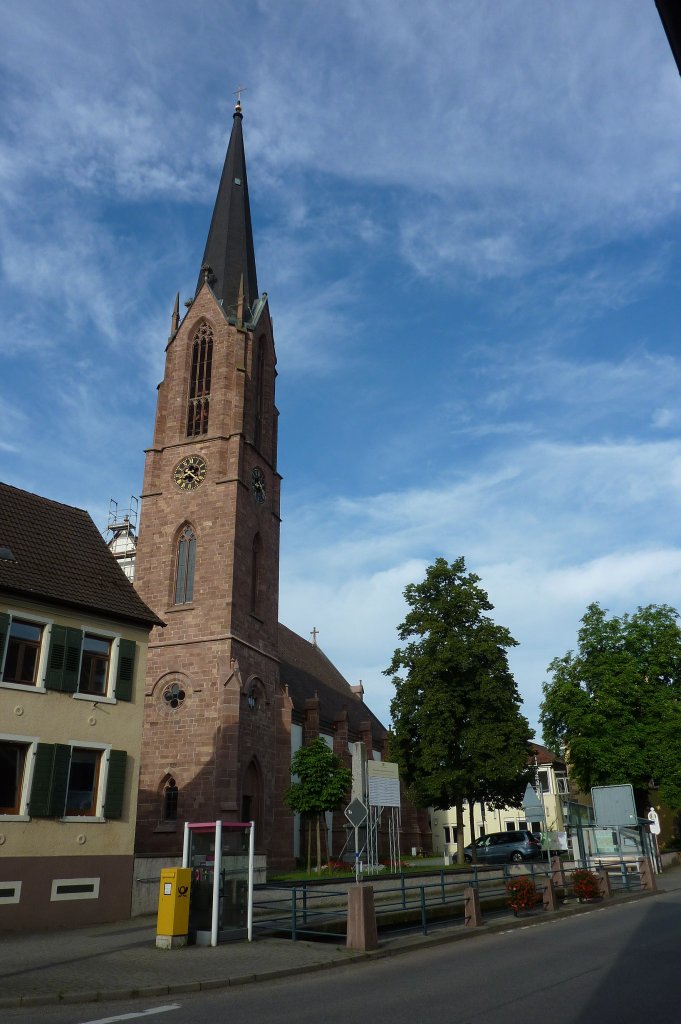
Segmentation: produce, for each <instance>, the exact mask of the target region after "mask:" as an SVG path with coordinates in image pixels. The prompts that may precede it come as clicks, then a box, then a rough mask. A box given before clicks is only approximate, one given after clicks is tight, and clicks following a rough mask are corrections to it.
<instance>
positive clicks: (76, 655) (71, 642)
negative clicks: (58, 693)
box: [61, 629, 83, 693]
mask: <svg viewBox="0 0 681 1024" xmlns="http://www.w3.org/2000/svg"><path fill="white" fill-rule="evenodd" d="M82 646H83V634H82V632H81V631H80V630H79V629H67V630H66V657H65V659H64V671H63V673H62V678H61V688H62V690H63V691H64V692H65V693H75V692H76V690H77V689H78V672H79V670H80V649H81V647H82Z"/></svg>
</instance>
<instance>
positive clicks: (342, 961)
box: [0, 890, 664, 1010]
mask: <svg viewBox="0 0 681 1024" xmlns="http://www.w3.org/2000/svg"><path fill="white" fill-rule="evenodd" d="M663 892H664V890H657V891H656V892H637V893H632V894H630V895H626V896H617V897H614V898H611V899H610V900H604V901H603V902H602V903H599V904H597V905H579V906H567V907H565V906H564V907H562V908H561V909H560V910H554V911H548V912H543V913H541V912H539V913H538V914H537V916H536V917H527V918H511V919H510V920H508V919H507V920H504V921H492V922H490V923H489V924H482V925H480V926H479V927H477V928H470V929H469V928H463V927H462V928H460V930H457V931H456V932H444V931H443V932H436V933H433V934H429V935H418V936H414V937H413V939H408V940H406V941H403V942H401V940H400V939H392V940H391V939H387V940H384V941H385V942H387V943H390V942H391V941H392V942H401V944H400V945H395V946H390V945H387V946H386V947H384V948H382V949H381V948H379V949H376V950H368V951H367V952H363V953H355V954H354V955H352V956H346V957H342V958H340V957H339V958H338V959H337V960H329V961H325V962H324V961H318V962H317V963H313V964H305V965H303V966H299V967H282V968H278V969H277V970H275V971H262V972H261V973H257V974H239V975H235V976H233V977H230V978H210V979H206V980H205V981H191V982H178V983H177V984H172V985H147V986H144V987H142V988H126V989H108V990H107V989H102V990H98V991H92V990H85V991H82V992H81V991H74V992H54V993H42V994H40V995H23V996H11V997H9V998H0V1009H2V1010H16V1009H21V1008H23V1007H29V1006H32V1007H37V1006H54V1005H57V1006H58V1005H64V1006H65V1005H68V1004H70V1003H87V1002H90V1003H105V1002H109V1001H111V1002H113V1001H117V1000H121V999H152V998H158V997H164V996H174V995H183V994H186V993H188V992H209V991H214V990H216V989H222V988H237V987H240V986H242V985H250V984H253V983H255V982H263V981H276V980H278V979H280V978H290V977H293V976H294V975H300V974H313V973H315V972H317V971H326V970H330V969H331V968H334V967H345V966H351V965H353V964H358V963H367V962H370V961H372V960H384V959H388V958H389V957H393V956H400V955H401V954H403V953H414V952H416V951H417V950H422V949H428V948H430V947H434V946H444V945H446V944H447V943H450V942H461V941H465V940H466V939H472V938H475V937H476V936H483V935H495V934H498V933H500V932H508V931H514V930H516V929H519V928H536V927H537V926H540V925H543V924H550V923H552V922H555V921H560V920H565V919H566V918H568V917H576V916H578V915H583V914H593V913H594V912H596V911H601V910H612V909H614V908H615V907H620V906H622V905H623V904H625V903H636V902H638V901H639V900H644V899H647V898H648V897H650V896H660V895H662V893H663Z"/></svg>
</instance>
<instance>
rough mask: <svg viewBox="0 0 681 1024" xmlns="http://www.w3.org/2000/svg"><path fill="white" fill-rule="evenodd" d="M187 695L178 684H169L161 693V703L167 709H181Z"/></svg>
mask: <svg viewBox="0 0 681 1024" xmlns="http://www.w3.org/2000/svg"><path fill="white" fill-rule="evenodd" d="M186 696H187V694H186V693H185V691H184V690H183V689H182V687H181V686H180V684H179V683H169V684H168V685H167V686H166V688H165V689H164V691H163V703H164V704H165V706H166V707H167V708H172V709H173V710H175V708H179V707H182V705H183V704H184V701H185V697H186Z"/></svg>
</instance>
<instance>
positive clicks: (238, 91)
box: [234, 85, 246, 107]
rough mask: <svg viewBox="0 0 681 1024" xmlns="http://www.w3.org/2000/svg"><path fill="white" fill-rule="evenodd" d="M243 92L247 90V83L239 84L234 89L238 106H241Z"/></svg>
mask: <svg viewBox="0 0 681 1024" xmlns="http://www.w3.org/2000/svg"><path fill="white" fill-rule="evenodd" d="M242 92H246V86H245V85H237V87H236V89H235V90H234V95H235V96H236V105H237V107H240V106H241V93H242Z"/></svg>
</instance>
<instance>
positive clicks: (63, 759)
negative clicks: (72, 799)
mask: <svg viewBox="0 0 681 1024" xmlns="http://www.w3.org/2000/svg"><path fill="white" fill-rule="evenodd" d="M70 767H71V747H67V746H66V745H65V744H64V743H55V745H54V763H53V765H52V792H51V793H50V814H49V816H50V817H51V818H61V816H62V815H63V813H64V808H65V807H66V787H67V785H68V782H69V768H70Z"/></svg>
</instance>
